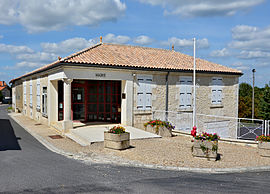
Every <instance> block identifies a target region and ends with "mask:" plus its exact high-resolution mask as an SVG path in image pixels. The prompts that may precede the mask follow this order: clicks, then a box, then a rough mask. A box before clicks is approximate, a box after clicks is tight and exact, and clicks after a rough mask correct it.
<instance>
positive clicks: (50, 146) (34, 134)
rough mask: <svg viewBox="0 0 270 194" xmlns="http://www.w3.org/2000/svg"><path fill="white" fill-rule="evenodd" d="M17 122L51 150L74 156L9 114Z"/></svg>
mask: <svg viewBox="0 0 270 194" xmlns="http://www.w3.org/2000/svg"><path fill="white" fill-rule="evenodd" d="M8 115H9V116H10V117H11V118H12V119H13V120H14V121H15V122H16V123H18V124H19V125H20V126H21V127H22V128H24V129H25V131H27V132H28V133H29V134H30V135H32V136H33V137H34V138H35V139H36V140H38V141H39V142H40V143H41V144H42V145H44V146H45V147H46V148H48V149H49V150H51V151H52V152H55V153H57V154H61V155H64V156H73V155H74V154H73V153H68V152H65V151H64V150H61V149H59V148H57V147H55V146H54V145H52V144H51V143H50V142H48V141H47V140H46V139H44V138H43V137H41V136H40V135H38V134H36V133H35V132H33V131H32V130H30V129H28V128H27V127H25V126H24V125H23V124H22V123H21V122H20V121H19V120H18V119H16V118H15V117H14V116H13V115H12V114H8Z"/></svg>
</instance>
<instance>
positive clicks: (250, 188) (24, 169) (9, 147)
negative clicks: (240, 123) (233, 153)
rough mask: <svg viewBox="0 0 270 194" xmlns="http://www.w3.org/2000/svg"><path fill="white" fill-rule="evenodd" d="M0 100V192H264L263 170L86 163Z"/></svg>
mask: <svg viewBox="0 0 270 194" xmlns="http://www.w3.org/2000/svg"><path fill="white" fill-rule="evenodd" d="M6 108H7V106H6V105H0V192H3V193H196V192H200V193H269V189H268V188H269V187H268V184H269V180H270V173H269V172H260V173H238V174H215V175H211V174H199V173H188V172H177V171H165V170H153V169H145V168H132V167H121V166H113V165H103V164H91V165H86V164H83V163H81V162H79V161H76V160H73V159H68V158H66V157H64V156H61V155H58V154H56V153H53V152H51V151H49V150H48V149H47V148H45V147H44V146H43V145H41V144H40V143H39V142H38V141H36V140H35V139H34V138H33V137H32V136H31V135H30V134H28V133H27V132H26V131H25V130H24V129H23V128H21V127H20V126H19V125H18V124H17V123H16V122H14V121H13V120H12V119H10V118H9V117H8V116H7V113H6Z"/></svg>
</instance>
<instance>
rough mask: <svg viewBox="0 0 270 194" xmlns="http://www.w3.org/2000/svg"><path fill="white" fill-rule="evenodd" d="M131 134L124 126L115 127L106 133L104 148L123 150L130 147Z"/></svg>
mask: <svg viewBox="0 0 270 194" xmlns="http://www.w3.org/2000/svg"><path fill="white" fill-rule="evenodd" d="M129 140H130V133H128V132H126V131H125V128H124V127H122V126H114V127H112V128H111V129H110V130H109V131H104V147H105V148H111V149H116V150H123V149H126V148H128V147H129V145H130V141H129Z"/></svg>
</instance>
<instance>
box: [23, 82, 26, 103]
mask: <svg viewBox="0 0 270 194" xmlns="http://www.w3.org/2000/svg"><path fill="white" fill-rule="evenodd" d="M23 100H24V105H26V82H25V81H24V82H23Z"/></svg>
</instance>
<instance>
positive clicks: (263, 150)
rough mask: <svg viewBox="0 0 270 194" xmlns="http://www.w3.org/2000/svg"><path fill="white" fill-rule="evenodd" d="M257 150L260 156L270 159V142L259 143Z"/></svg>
mask: <svg viewBox="0 0 270 194" xmlns="http://www.w3.org/2000/svg"><path fill="white" fill-rule="evenodd" d="M258 148H259V154H260V156H264V157H270V142H267V141H259V143H258Z"/></svg>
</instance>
